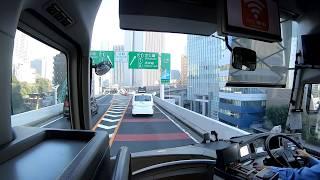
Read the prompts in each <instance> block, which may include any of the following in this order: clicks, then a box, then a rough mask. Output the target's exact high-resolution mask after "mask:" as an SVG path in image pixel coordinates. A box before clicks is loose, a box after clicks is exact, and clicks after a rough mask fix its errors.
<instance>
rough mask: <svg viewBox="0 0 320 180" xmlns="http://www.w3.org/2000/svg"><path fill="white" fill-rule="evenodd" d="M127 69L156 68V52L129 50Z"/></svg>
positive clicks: (157, 62)
mask: <svg viewBox="0 0 320 180" xmlns="http://www.w3.org/2000/svg"><path fill="white" fill-rule="evenodd" d="M128 57H129V62H128V64H129V69H158V66H159V60H158V57H159V55H158V53H151V52H129V56H128Z"/></svg>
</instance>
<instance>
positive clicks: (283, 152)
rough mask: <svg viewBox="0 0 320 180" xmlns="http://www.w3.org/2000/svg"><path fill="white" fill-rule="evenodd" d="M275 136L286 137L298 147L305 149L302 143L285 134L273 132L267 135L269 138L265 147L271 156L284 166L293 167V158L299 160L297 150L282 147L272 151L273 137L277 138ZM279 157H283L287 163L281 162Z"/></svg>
mask: <svg viewBox="0 0 320 180" xmlns="http://www.w3.org/2000/svg"><path fill="white" fill-rule="evenodd" d="M275 138H282V139H286V140H288V141H289V142H291V143H293V144H294V145H295V146H296V147H297V148H298V149H303V146H302V145H301V144H300V143H298V142H297V141H296V140H294V139H292V138H291V137H289V136H286V135H284V134H272V135H269V136H268V137H267V139H266V141H265V148H266V151H267V153H268V155H269V156H270V158H271V159H273V160H274V161H276V162H277V163H278V164H280V165H282V166H283V167H291V165H290V162H292V161H293V160H297V156H296V152H295V150H293V149H289V148H284V147H280V148H279V149H276V150H273V151H271V149H270V142H271V140H272V139H275ZM278 157H282V158H283V159H284V161H285V164H284V163H283V162H281V161H280V160H279V159H278Z"/></svg>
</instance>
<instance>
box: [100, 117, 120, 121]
mask: <svg viewBox="0 0 320 180" xmlns="http://www.w3.org/2000/svg"><path fill="white" fill-rule="evenodd" d="M102 120H103V121H107V122H118V121H120V119H108V118H102Z"/></svg>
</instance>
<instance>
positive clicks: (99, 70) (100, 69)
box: [94, 61, 112, 76]
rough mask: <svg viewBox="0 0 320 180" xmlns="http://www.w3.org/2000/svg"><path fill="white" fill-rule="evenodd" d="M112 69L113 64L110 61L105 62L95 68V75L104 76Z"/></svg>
mask: <svg viewBox="0 0 320 180" xmlns="http://www.w3.org/2000/svg"><path fill="white" fill-rule="evenodd" d="M111 68H112V64H111V63H110V61H103V62H101V63H99V64H97V65H95V66H94V69H95V73H96V75H98V76H102V75H104V74H106V73H107V72H109V71H110V69H111Z"/></svg>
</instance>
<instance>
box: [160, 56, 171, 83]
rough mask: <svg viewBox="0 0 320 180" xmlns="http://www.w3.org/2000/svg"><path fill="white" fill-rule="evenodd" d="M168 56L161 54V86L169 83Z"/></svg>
mask: <svg viewBox="0 0 320 180" xmlns="http://www.w3.org/2000/svg"><path fill="white" fill-rule="evenodd" d="M170 59H171V58H170V54H169V53H161V84H168V83H170V74H171V73H170V71H171V68H170V66H171V65H170Z"/></svg>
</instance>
